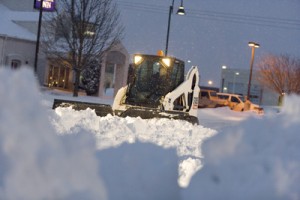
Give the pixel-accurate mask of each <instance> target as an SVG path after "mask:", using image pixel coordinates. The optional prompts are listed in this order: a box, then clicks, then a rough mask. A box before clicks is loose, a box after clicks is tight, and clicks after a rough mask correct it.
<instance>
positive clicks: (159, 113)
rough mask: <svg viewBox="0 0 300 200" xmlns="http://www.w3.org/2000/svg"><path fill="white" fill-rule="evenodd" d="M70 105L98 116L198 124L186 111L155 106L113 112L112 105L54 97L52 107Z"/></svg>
mask: <svg viewBox="0 0 300 200" xmlns="http://www.w3.org/2000/svg"><path fill="white" fill-rule="evenodd" d="M70 106H71V107H72V108H73V109H74V110H86V109H87V108H90V109H93V110H95V113H96V115H98V116H100V117H105V116H107V115H108V114H111V115H116V116H119V117H127V116H128V117H140V118H142V119H152V118H168V119H175V120H185V121H188V122H190V123H192V124H199V122H198V118H197V117H194V116H190V115H188V114H187V113H183V112H177V111H165V110H160V109H155V108H145V107H143V108H141V107H129V108H128V109H127V110H125V111H115V112H113V110H112V107H111V106H110V105H106V104H98V103H90V102H81V101H71V100H64V99H54V102H53V106H52V109H55V108H57V107H70Z"/></svg>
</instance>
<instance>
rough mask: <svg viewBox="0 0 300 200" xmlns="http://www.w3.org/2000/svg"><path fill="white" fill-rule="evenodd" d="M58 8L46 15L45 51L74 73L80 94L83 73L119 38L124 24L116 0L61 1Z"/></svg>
mask: <svg viewBox="0 0 300 200" xmlns="http://www.w3.org/2000/svg"><path fill="white" fill-rule="evenodd" d="M57 3H58V4H57V10H56V12H53V13H46V14H44V22H45V23H44V24H45V25H44V26H43V31H44V32H43V42H44V43H43V46H44V47H45V52H46V54H47V55H48V56H49V57H51V58H53V59H52V60H55V61H56V62H59V63H64V65H67V66H70V68H71V69H72V70H74V72H75V82H74V90H73V96H78V88H79V82H80V73H81V72H82V71H83V70H84V69H86V68H87V67H88V66H90V65H92V64H94V63H95V62H98V64H99V65H100V63H101V59H102V56H103V54H104V52H105V51H107V50H109V49H110V48H111V47H112V46H113V45H115V44H116V43H117V42H119V41H120V39H121V37H122V34H123V26H122V25H121V24H120V13H119V12H118V9H117V7H116V4H115V3H113V0H59V1H57Z"/></svg>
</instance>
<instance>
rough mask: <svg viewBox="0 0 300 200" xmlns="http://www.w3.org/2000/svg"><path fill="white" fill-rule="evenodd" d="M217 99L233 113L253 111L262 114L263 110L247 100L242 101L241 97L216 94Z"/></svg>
mask: <svg viewBox="0 0 300 200" xmlns="http://www.w3.org/2000/svg"><path fill="white" fill-rule="evenodd" d="M217 95H218V98H219V99H220V100H223V102H224V105H226V106H228V107H229V108H230V109H231V110H234V111H248V110H251V111H255V112H257V113H259V114H261V113H263V108H261V107H260V106H259V105H257V104H254V103H252V102H251V101H249V100H244V98H243V96H241V95H238V94H230V93H217Z"/></svg>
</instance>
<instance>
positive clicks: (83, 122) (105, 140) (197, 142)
mask: <svg viewBox="0 0 300 200" xmlns="http://www.w3.org/2000/svg"><path fill="white" fill-rule="evenodd" d="M55 111H56V113H57V116H56V117H54V118H53V124H54V125H55V127H56V129H57V131H58V132H59V133H60V134H74V133H79V132H83V131H87V132H91V133H93V134H94V135H95V137H96V139H97V147H98V149H99V150H102V149H107V148H111V147H118V146H119V145H121V144H123V143H135V142H137V141H139V142H149V143H153V144H156V145H158V146H161V147H163V148H165V149H168V148H176V149H177V155H178V156H179V159H180V163H179V167H178V168H179V180H178V182H179V185H180V186H182V187H187V186H188V184H189V182H190V179H191V177H192V176H193V174H194V173H195V172H196V171H198V170H199V169H200V168H201V167H202V164H201V161H200V159H202V153H201V149H200V146H201V144H202V142H203V141H204V140H205V139H206V138H208V137H211V136H212V135H214V134H215V133H216V131H214V130H212V129H208V128H204V127H202V126H195V125H192V124H191V123H188V122H186V121H176V120H170V119H150V120H143V119H141V118H131V117H126V118H120V117H116V116H111V115H109V116H107V117H98V116H96V114H95V112H94V111H93V110H91V109H87V110H84V111H74V110H73V109H71V108H70V107H69V108H57V109H56V110H55Z"/></svg>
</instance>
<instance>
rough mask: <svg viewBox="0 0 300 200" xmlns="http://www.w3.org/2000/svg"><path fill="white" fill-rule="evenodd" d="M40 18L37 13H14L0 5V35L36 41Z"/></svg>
mask: <svg viewBox="0 0 300 200" xmlns="http://www.w3.org/2000/svg"><path fill="white" fill-rule="evenodd" d="M38 17H39V12H37V11H12V10H10V9H9V8H8V7H6V6H5V5H4V4H2V3H0V24H1V26H0V35H2V36H8V37H14V38H19V39H25V40H30V41H35V40H36V30H37V25H38V23H37V22H38Z"/></svg>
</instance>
